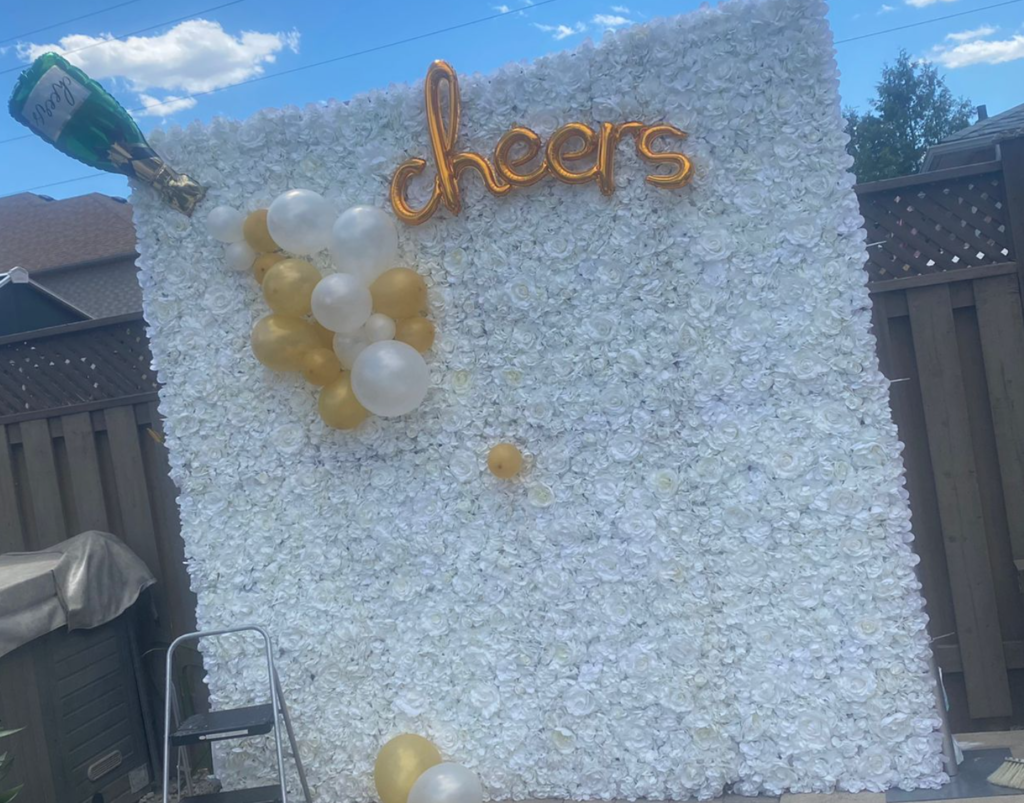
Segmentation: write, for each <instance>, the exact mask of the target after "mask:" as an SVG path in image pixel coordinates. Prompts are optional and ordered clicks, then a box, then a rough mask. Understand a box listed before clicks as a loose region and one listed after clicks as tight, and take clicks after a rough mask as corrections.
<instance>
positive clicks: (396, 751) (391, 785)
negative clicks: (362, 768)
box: [373, 733, 441, 803]
mask: <svg viewBox="0 0 1024 803" xmlns="http://www.w3.org/2000/svg"><path fill="white" fill-rule="evenodd" d="M440 763H441V753H440V751H439V750H438V749H437V748H436V747H434V745H433V744H432V743H431V742H430V741H429V740H428V739H424V738H423V737H422V736H417V735H415V734H413V733H403V734H402V735H401V736H396V737H395V738H394V739H392V740H391V741H390V742H388V743H387V744H386V745H384V746H383V747H382V748H381V749H380V752H379V753H378V754H377V761H376V762H375V763H374V765H373V781H374V783H375V784H376V786H377V795H378V796H379V797H380V799H381V803H406V801H407V800H408V798H409V790H410V789H412V785H413V784H414V783H416V779H417V778H419V777H420V776H421V775H422V774H423V773H424V772H426V771H427V770H429V769H430V768H431V767H433V766H435V765H436V764H440Z"/></svg>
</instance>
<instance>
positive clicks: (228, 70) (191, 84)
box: [18, 20, 299, 116]
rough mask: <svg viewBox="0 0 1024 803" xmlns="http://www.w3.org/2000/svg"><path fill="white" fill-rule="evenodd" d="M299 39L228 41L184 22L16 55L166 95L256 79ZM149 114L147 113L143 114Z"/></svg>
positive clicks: (256, 36)
mask: <svg viewBox="0 0 1024 803" xmlns="http://www.w3.org/2000/svg"><path fill="white" fill-rule="evenodd" d="M298 47H299V34H298V33H295V32H292V33H260V32H258V31H244V32H243V33H241V34H239V35H238V36H232V35H231V34H229V33H227V32H226V31H224V29H223V28H221V26H220V23H217V22H211V21H209V20H188V21H187V22H182V23H180V24H178V25H175V26H174V27H173V28H171V29H170V30H168V31H166V32H164V33H162V34H159V35H157V36H130V37H128V38H127V39H124V40H117V39H114V38H113V36H112V35H110V34H103V35H101V36H88V35H86V34H72V35H70V36H65V37H63V38H61V39H60V41H59V42H57V43H50V44H39V45H36V44H30V43H25V44H19V45H18V55H19V56H20V57H21V58H23V59H25V60H26V61H31V60H32V59H35V58H36V57H37V56H39V55H40V54H42V53H46V52H47V51H51V50H53V51H56V52H58V53H65V52H68V51H79V52H68V53H67V59H68V61H70V62H71V63H72V64H75V65H77V66H79V67H81V68H82V69H83V70H85V72H86V73H88V74H89V76H91V77H92V78H95V79H97V80H103V79H104V78H124V79H125V80H126V81H127V82H128V85H129V86H130V87H131V89H132V90H133V91H135V92H137V93H139V96H140V100H142V97H143V93H146V92H150V91H152V90H165V91H167V92H171V93H174V92H178V93H185V94H190V93H193V92H208V91H210V90H212V89H219V88H221V87H224V86H228V85H229V84H234V83H238V82H239V81H244V80H246V79H248V78H253V77H255V76H257V75H261V74H262V73H263V70H264V65H266V64H273V63H274V61H275V60H276V58H277V54H278V53H279V52H281V51H282V50H284V49H285V48H288V49H289V50H291V51H293V52H298ZM145 97H146V98H148V102H147V101H145V100H143V101H142V102H143V103H144V104H146V105H148V103H160V104H161V105H160V107H159V109H154V110H152V112H151V113H152V114H156V115H159V116H167V115H168V114H173V113H174V112H176V111H182V110H184V109H189V108H192V106H194V105H195V101H194V100H191V99H189V98H182V97H180V96H179V95H174V94H171V95H167V96H166V97H164V98H155V97H153V96H152V95H149V94H146V95H145ZM147 113H149V112H147Z"/></svg>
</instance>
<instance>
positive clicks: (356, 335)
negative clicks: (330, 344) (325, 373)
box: [334, 330, 370, 371]
mask: <svg viewBox="0 0 1024 803" xmlns="http://www.w3.org/2000/svg"><path fill="white" fill-rule="evenodd" d="M369 345H370V344H369V342H368V341H367V340H366V338H364V337H363V333H362V330H360V331H358V332H352V333H350V334H346V333H344V332H335V333H334V354H335V356H337V358H338V362H340V363H341V367H342V368H344V369H345V370H346V371H351V370H352V366H353V365H355V362H356V357H358V356H359V355H360V354H362V353H363V349H365V348H366V347H367V346H369Z"/></svg>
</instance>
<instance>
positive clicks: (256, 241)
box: [242, 209, 281, 254]
mask: <svg viewBox="0 0 1024 803" xmlns="http://www.w3.org/2000/svg"><path fill="white" fill-rule="evenodd" d="M242 234H243V235H245V241H246V242H247V243H249V245H251V246H252V250H253V251H259V252H261V253H264V254H265V253H268V252H270V251H280V250H281V246H279V245H278V244H277V243H275V242H274V238H273V237H271V236H270V229H268V228H267V210H266V209H257V210H256V211H255V212H253V213H252V214H251V215H249V217H247V218H246V219H245V222H244V223H243V224H242Z"/></svg>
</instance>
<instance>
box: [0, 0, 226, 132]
mask: <svg viewBox="0 0 1024 803" xmlns="http://www.w3.org/2000/svg"><path fill="white" fill-rule="evenodd" d="M244 2H245V0H231V2H229V3H221V4H220V5H219V6H211V7H210V8H204V9H202V10H201V11H193V12H192V13H191V14H189V15H188V16H185V17H176V18H175V19H173V20H164V21H163V22H158V23H156V24H155V25H148V26H146V27H145V28H139V29H138V30H136V31H129V32H128V33H122V34H118V35H117V36H112V37H110V38H109V39H103V40H102V41H99V42H93V43H92V44H91V45H85V46H84V47H76V48H75V49H74V50H61V52H60V55H62V56H70V55H71V54H72V53H81V52H82V51H83V50H92V48H94V47H103V46H104V45H109V44H110V43H111V42H120V41H121V40H123V39H127V38H128V37H129V36H138V35H139V34H140V33H145V32H146V31H152V30H153V29H154V28H162V27H163V26H165V25H174V24H176V23H178V22H186V21H188V20H190V19H194V18H195V17H198V16H199V15H200V14H209V13H210V12H211V11H220V9H222V8H227V7H228V6H236V5H238V4H239V3H244ZM21 69H24V68H23V67H21V66H20V65H18V66H15V67H8V68H7V69H6V70H0V75H6V74H7V73H9V72H16V71H18V70H21ZM27 136H30V137H31V136H33V135H32V134H28V135H27ZM24 138H25V137H18V138H17V139H24ZM4 142H11V140H9V139H8V140H4Z"/></svg>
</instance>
